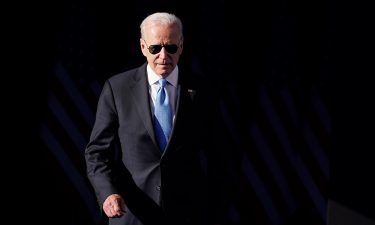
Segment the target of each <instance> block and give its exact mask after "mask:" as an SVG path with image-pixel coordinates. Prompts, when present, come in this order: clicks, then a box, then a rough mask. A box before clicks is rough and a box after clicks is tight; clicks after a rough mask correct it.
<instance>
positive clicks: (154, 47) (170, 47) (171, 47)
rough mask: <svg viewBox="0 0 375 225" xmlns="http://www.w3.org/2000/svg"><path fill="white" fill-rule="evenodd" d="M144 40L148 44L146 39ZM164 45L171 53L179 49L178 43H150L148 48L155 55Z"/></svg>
mask: <svg viewBox="0 0 375 225" xmlns="http://www.w3.org/2000/svg"><path fill="white" fill-rule="evenodd" d="M143 41H144V42H145V44H146V46H147V43H146V41H145V40H143ZM163 47H164V48H165V50H166V51H167V52H168V53H170V54H174V53H176V52H177V50H178V46H177V45H176V44H172V45H150V46H147V49H148V51H149V52H150V53H151V54H153V55H155V54H157V53H159V52H160V51H161V49H162V48H163Z"/></svg>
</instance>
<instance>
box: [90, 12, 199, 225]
mask: <svg viewBox="0 0 375 225" xmlns="http://www.w3.org/2000/svg"><path fill="white" fill-rule="evenodd" d="M140 29H141V38H140V47H141V50H142V53H143V55H144V56H145V57H146V59H147V63H145V64H143V65H142V66H140V67H138V68H135V69H132V70H130V71H126V72H124V73H120V74H118V75H115V76H113V77H111V78H110V79H108V80H107V81H106V82H105V84H104V87H103V90H102V93H101V96H100V98H99V101H98V105H97V113H96V121H95V124H94V127H93V130H92V133H91V136H90V141H89V143H88V145H87V147H86V151H85V157H86V163H87V173H88V177H89V180H90V182H91V183H92V185H93V188H94V190H95V193H96V196H97V199H98V202H99V205H100V207H101V208H102V210H103V211H104V213H105V215H106V216H107V217H108V218H109V224H111V225H115V224H118V225H120V224H121V225H142V224H143V225H148V224H152V225H157V224H171V225H172V224H173V225H190V224H191V225H200V224H203V223H204V221H205V216H204V215H205V214H206V200H205V199H206V198H205V192H206V185H205V182H204V178H203V175H204V174H203V170H202V166H201V157H200V156H201V154H200V152H199V148H198V144H201V140H202V139H200V137H201V135H200V134H201V133H204V128H202V127H200V125H199V123H197V122H196V119H197V116H198V111H196V110H198V109H197V107H196V106H197V103H196V101H197V99H196V98H198V96H199V91H198V90H195V89H192V88H191V86H189V84H187V82H186V80H187V79H186V78H188V77H189V75H190V74H187V73H183V71H180V69H179V67H178V65H177V63H178V61H179V57H180V55H181V53H182V51H183V41H184V38H183V32H182V23H181V21H180V19H179V18H177V17H176V16H175V15H173V14H169V13H154V14H152V15H149V16H148V17H147V18H145V19H144V21H143V22H142V23H141V25H140ZM161 79H164V80H166V81H167V82H166V86H165V88H160V86H159V80H161ZM159 88H160V89H159ZM163 91H165V92H163ZM160 93H163V94H162V95H163V96H164V101H165V102H167V104H166V105H164V106H165V108H166V109H167V112H168V113H166V112H163V113H162V114H163V115H170V116H171V117H168V116H166V117H165V118H166V120H167V123H166V125H165V126H167V127H168V126H169V125H170V127H169V128H168V129H167V131H164V129H162V128H163V127H164V126H163V125H162V128H156V127H155V126H156V125H157V124H158V123H159V122H160V123H162V122H161V121H162V119H159V118H158V117H157V113H158V112H159V111H160V110H159V109H158V107H159V106H157V105H158V97H159V95H160ZM165 102H164V103H165ZM168 110H169V111H168ZM199 110H202V109H199ZM203 110H204V109H203ZM165 118H164V119H165ZM168 118H169V122H170V124H169V125H168ZM202 120H203V119H202ZM159 131H163V132H161V135H158V134H159ZM158 137H161V139H163V138H164V140H162V141H160V140H159V138H158ZM164 145H166V146H164ZM117 147H118V148H117ZM116 149H117V150H118V151H116Z"/></svg>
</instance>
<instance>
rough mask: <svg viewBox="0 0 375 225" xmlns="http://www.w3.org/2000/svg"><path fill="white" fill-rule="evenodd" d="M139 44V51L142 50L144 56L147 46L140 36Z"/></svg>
mask: <svg viewBox="0 0 375 225" xmlns="http://www.w3.org/2000/svg"><path fill="white" fill-rule="evenodd" d="M139 45H140V47H141V51H142V54H143V55H144V56H146V54H147V52H146V51H147V50H148V49H147V47H146V44H145V41H144V40H143V39H142V38H140V39H139Z"/></svg>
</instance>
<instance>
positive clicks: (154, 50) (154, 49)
mask: <svg viewBox="0 0 375 225" xmlns="http://www.w3.org/2000/svg"><path fill="white" fill-rule="evenodd" d="M161 48H162V47H161V45H150V47H148V50H149V51H150V53H151V54H156V53H159V52H160V50H161Z"/></svg>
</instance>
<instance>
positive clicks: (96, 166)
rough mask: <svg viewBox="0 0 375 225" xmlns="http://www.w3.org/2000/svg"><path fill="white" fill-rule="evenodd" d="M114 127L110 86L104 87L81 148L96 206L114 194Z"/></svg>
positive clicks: (116, 124)
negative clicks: (90, 126) (83, 147)
mask: <svg viewBox="0 0 375 225" xmlns="http://www.w3.org/2000/svg"><path fill="white" fill-rule="evenodd" d="M117 127H118V119H117V112H116V107H115V101H114V96H113V92H112V89H111V86H110V83H109V82H108V81H107V82H106V83H105V84H104V87H103V90H102V93H101V95H100V97H99V101H98V105H97V112H96V119H95V123H94V126H93V129H92V131H91V135H90V140H89V142H88V144H87V146H86V149H85V160H86V167H87V168H86V169H87V175H88V178H89V181H90V182H91V184H92V186H93V188H94V191H95V194H96V196H97V199H98V202H99V205H100V207H101V206H102V204H103V202H104V200H105V199H106V198H107V196H108V195H110V194H113V193H118V192H119V190H118V187H117V186H118V184H117V182H118V181H117V180H118V177H117V175H116V174H115V169H114V168H115V166H116V165H115V164H114V163H113V162H114V155H115V152H114V151H115V149H114V139H115V133H116V131H117Z"/></svg>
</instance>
